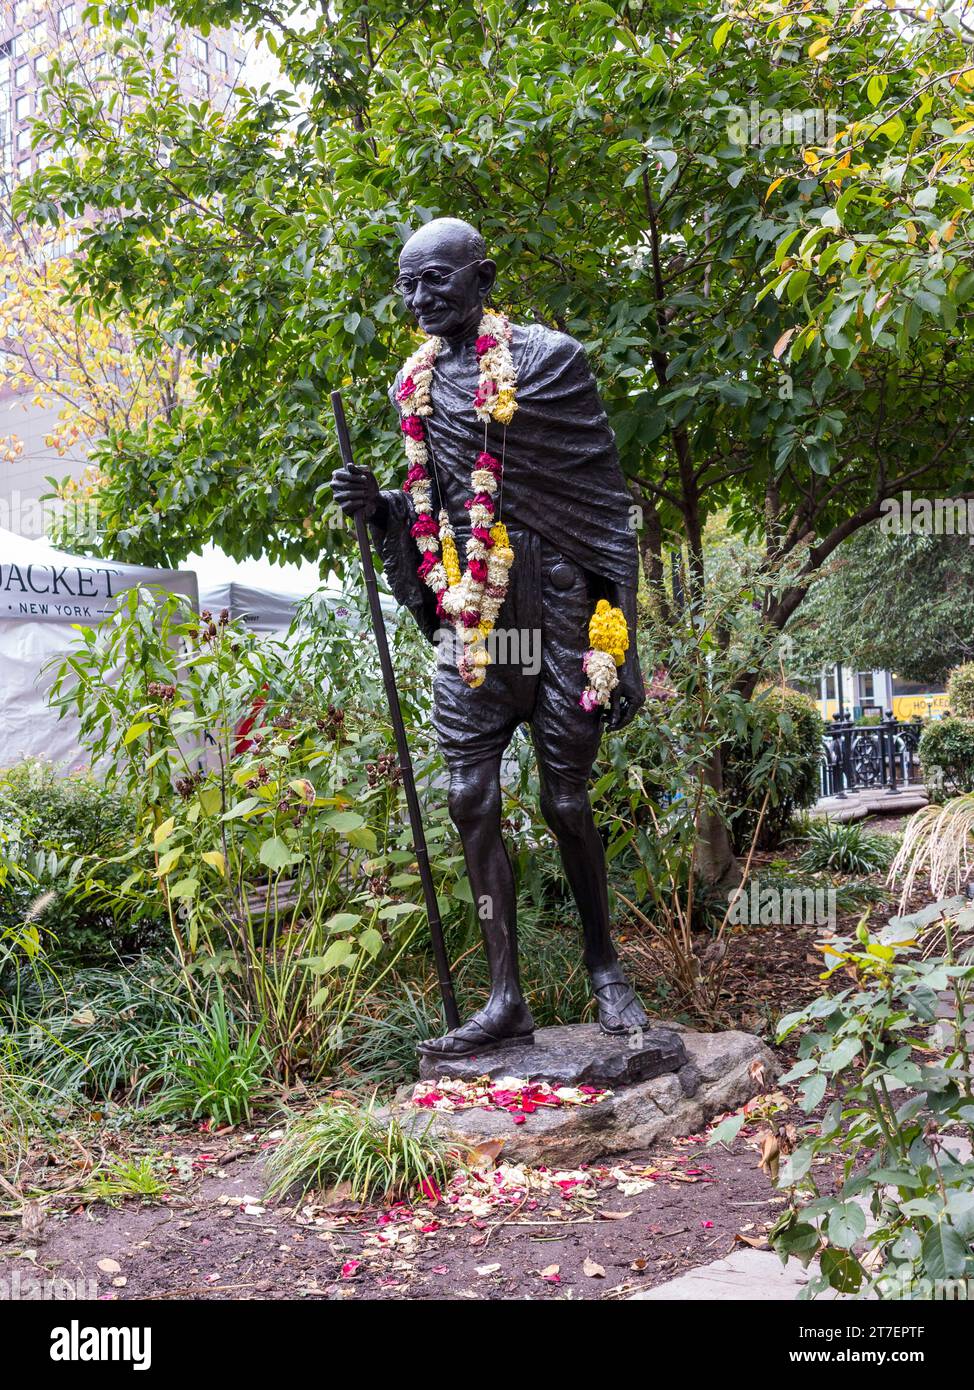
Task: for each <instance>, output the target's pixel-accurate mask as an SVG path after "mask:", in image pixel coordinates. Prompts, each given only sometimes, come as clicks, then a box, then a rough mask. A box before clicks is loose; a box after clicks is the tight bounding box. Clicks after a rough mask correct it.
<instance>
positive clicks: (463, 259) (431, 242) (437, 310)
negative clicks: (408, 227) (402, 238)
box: [396, 217, 497, 342]
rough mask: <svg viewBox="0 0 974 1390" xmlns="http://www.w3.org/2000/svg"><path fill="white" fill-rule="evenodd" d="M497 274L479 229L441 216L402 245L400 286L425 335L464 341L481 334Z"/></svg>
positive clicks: (407, 306) (407, 304) (452, 340)
mask: <svg viewBox="0 0 974 1390" xmlns="http://www.w3.org/2000/svg"><path fill="white" fill-rule="evenodd" d="M496 276H497V267H496V266H495V264H494V262H493V261H491V260H488V259H487V247H486V245H485V244H484V239H483V237H482V236H481V235H480V233H479V232H478V231H477V229H476V227H471V225H470V223H469V222H463V221H461V220H460V218H459V217H437V218H435V219H434V220H433V221H432V222H427V223H426V224H425V225H424V226H422V227H420V229H419V231H417V232H414V233H413V235H412V236H411V237H410V238H409V240H408V241H407V242H406V244H405V246H404V247H403V249H402V253H401V254H400V256H399V278H398V280H397V281H396V287H397V288H398V289H399V291H400V293H401V294H402V297H403V302H404V303H405V305H406V308H407V309H408V310H409V312H410V313H411V314H412V315H413V317H414V318H415V320H416V322H417V323H418V324H419V326H420V328H422V330H423V332H424V333H430V334H435V335H436V337H438V338H446V339H447V340H448V341H449V342H463V341H465V340H466V339H467V338H471V337H473V336H474V334H475V333H476V332H477V327H478V325H479V323H480V320H481V318H482V317H483V312H484V300H485V299H486V298H487V296H488V294H490V291H491V289H492V287H493V284H494V280H495V278H496Z"/></svg>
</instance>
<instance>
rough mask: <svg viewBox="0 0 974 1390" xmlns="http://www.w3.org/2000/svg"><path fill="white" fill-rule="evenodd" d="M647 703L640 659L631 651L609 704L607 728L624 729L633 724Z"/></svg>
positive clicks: (620, 672) (620, 671)
mask: <svg viewBox="0 0 974 1390" xmlns="http://www.w3.org/2000/svg"><path fill="white" fill-rule="evenodd" d="M645 703H646V689H645V686H644V685H643V673H642V671H641V670H640V668H639V658H638V657H637V656H636V654H635V652H634V651H630V653H629V656H628V657H627V658H626V662H625V664H624V665H623V666H622V667H620V670H619V684H618V685H617V686H616V688H615V690H613V692H612V695H611V697H610V703H609V715H608V718H607V720H606V727H607V728H609V729H612V730H616V729H624V728H625V727H626V725H627V724H631V723H632V721H633V720H634V719H635V717H636V715H637V714H638V713H639V711H640V710H641V709H642V707H643V705H644V704H645Z"/></svg>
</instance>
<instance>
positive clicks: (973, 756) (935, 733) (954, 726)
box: [919, 668, 974, 796]
mask: <svg viewBox="0 0 974 1390" xmlns="http://www.w3.org/2000/svg"><path fill="white" fill-rule="evenodd" d="M961 669H965V668H961ZM919 756H920V764H921V766H922V768H923V777H924V781H925V782H926V784H927V787H928V789H929V790H930V791H931V792H932V793H933V794H934V795H938V796H939V795H946V796H959V795H961V794H963V793H965V792H970V791H974V719H958V718H956V717H953V716H949V717H948V718H946V719H935V720H932V721H931V722H930V723H929V724H928V725H927V727H926V728H925V729H924V731H923V734H922V736H921V738H920V749H919Z"/></svg>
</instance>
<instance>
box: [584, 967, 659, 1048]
mask: <svg viewBox="0 0 974 1390" xmlns="http://www.w3.org/2000/svg"><path fill="white" fill-rule="evenodd" d="M592 993H593V994H594V995H595V1002H596V1003H597V1004H598V1006H599V1028H600V1029H601V1030H602V1032H603V1033H608V1034H609V1035H610V1036H611V1037H617V1036H619V1035H621V1034H625V1033H632V1032H634V1031H635V1029H637V1028H645V1027H647V1026H648V1024H649V1018H648V1016H647V1014H646V1010H645V1009H644V1008H643V1006H642V1004H640V1002H639V999H638V998H637V996H636V991H635V990H634V989H633V987H632V985H631V984H630V983H629V981H628V980H627V979H626V977H625V974H624V972H623V969H622V966H621V965H618V964H616V965H608V966H606V967H605V968H604V969H602V970H593V971H592Z"/></svg>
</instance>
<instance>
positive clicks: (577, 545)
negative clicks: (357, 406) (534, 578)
mask: <svg viewBox="0 0 974 1390" xmlns="http://www.w3.org/2000/svg"><path fill="white" fill-rule="evenodd" d="M511 353H512V356H513V358H514V366H515V369H516V371H517V407H518V408H517V411H516V412H515V415H514V418H513V420H512V422H511V423H510V425H508V427H507V433H506V439H505V437H504V430H503V427H502V426H500V425H498V424H497V423H496V422H495V421H491V422H490V425H489V427H488V428H487V430H486V432H485V427H484V424H483V422H482V421H480V420H478V419H477V417H476V415H475V414H474V410H473V405H472V400H473V396H474V392H475V391H476V389H477V381H478V371H477V357H476V353H475V351H474V345H473V343H472V342H469V343H464V344H461V345H459V346H451V345H450V344H448V343H443V345H442V347H441V349H440V352H439V355H438V357H437V360H436V366H435V368H434V370H433V384H432V402H433V414H432V416H431V417H428V418H427V419H426V420H425V421H424V423H425V425H426V433H427V441H428V446H429V452H430V455H431V458H432V462H433V468H432V469H431V471H432V472H433V476H434V489H433V506H434V511H438V510H439V508H440V507H441V506H445V507H446V509H447V512H448V514H449V516H450V520H451V521H452V523H453V525H454V527H455V528H456V529H457V532H458V540H459V541H460V545H459V549H460V562H461V565H462V564H464V563H465V553H464V547H463V544H462V536H461V535H460V533H461V528H466V527H467V526H468V525H469V520H468V515H467V512H466V511H465V509H464V505H463V504H464V502H465V501H467V500H468V499H469V498H470V496H471V495H472V494H471V485H470V473H471V470H472V469H473V467H474V466H475V462H476V458H477V455H478V453H479V452H480V451H481V449H483V448H485V447H486V448H487V449H488V451H489V452H490V453H492V454H493V455H494V456H495V457H497V458H501V457H503V464H504V470H503V481H502V488H501V492H500V494H499V496H498V498H497V519H498V520H500V521H503V522H504V523H505V525H506V526H507V527H508V528H509V529H513V530H529V531H533V532H535V533H536V534H537V535H538V536H540V537H541V538H542V539H543V540H545V541H547V542H549V543H550V545H551V546H553V547H554V548H555V550H557V551H560V552H561V553H562V554H563V555H565V556H567V557H568V558H569V559H571V560H573V561H574V562H575V563H576V564H578V565H579V566H581V568H582V569H583V570H585V571H586V572H587V573H588V574H591V575H593V576H596V577H597V578H601V579H603V580H609V581H612V582H614V583H618V584H622V585H625V586H627V587H630V588H635V586H636V581H637V572H638V559H637V549H636V539H635V533H634V531H633V528H632V525H631V521H630V508H631V505H632V501H631V498H630V496H629V494H628V492H627V491H626V486H625V481H624V479H623V476H622V470H621V468H620V466H619V456H618V453H617V451H616V446H615V438H614V436H613V434H612V430H611V428H610V427H609V422H608V419H607V418H606V414H605V410H604V408H603V406H602V402H601V400H600V399H599V394H598V388H597V387H596V384H595V378H594V377H593V375H592V372H591V369H590V367H589V365H588V361H587V359H586V356H585V352H584V349H583V348H582V347H581V345H580V344H579V343H577V342H576V341H575V340H574V339H573V338H570V337H568V335H567V334H564V333H556V332H554V331H553V330H552V329H549V328H545V327H543V326H542V325H540V324H526V325H523V326H521V325H514V326H513V336H512V341H511ZM401 381H402V373H401V372H400V374H399V375H398V376H397V377H396V380H395V383H394V384H393V387H392V389H391V391H390V397H391V399H392V400H393V402H395V396H396V391H397V389H398V387H399V385H400V384H401ZM485 433H486V443H485ZM404 471H405V465H404ZM383 496H384V498H385V500H386V504H387V509H388V511H387V516H386V520H385V524H384V525H383V526H378V525H373V527H372V532H373V537H374V539H375V543H376V547H377V549H378V551H379V554H380V556H381V558H382V561H383V564H384V566H385V572H386V577H387V579H388V581H389V584H390V587H391V588H392V592H393V594H394V595H395V597H396V600H397V601H398V602H399V603H400V604H401V605H402V606H403V607H405V608H408V609H409V611H410V612H411V613H412V614H413V617H414V618H415V619H416V621H417V623H418V624H419V626H420V628H421V629H422V631H423V632H424V633H425V634H426V636H427V637H432V636H433V634H434V632H435V631H436V630H437V628H439V627H440V626H441V623H440V622H439V620H438V619H437V617H436V605H435V599H434V597H433V594H432V593H431V591H430V589H429V588H428V587H427V586H426V584H424V583H423V581H422V580H421V579H420V578H419V577H418V575H417V574H416V567H417V565H418V564H419V560H420V552H419V550H418V548H417V546H416V542H415V540H414V539H413V537H412V536H411V535H410V533H409V527H410V525H411V523H412V522H413V521H414V520H415V513H414V511H413V508H412V503H411V501H410V499H409V496H408V494H406V493H404V492H402V491H389V492H385V493H383ZM514 563H515V565H516V564H517V556H516V553H515V560H514ZM503 622H504V611H503V608H502V609H501V612H500V615H499V617H498V625H500V626H502V625H503Z"/></svg>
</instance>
